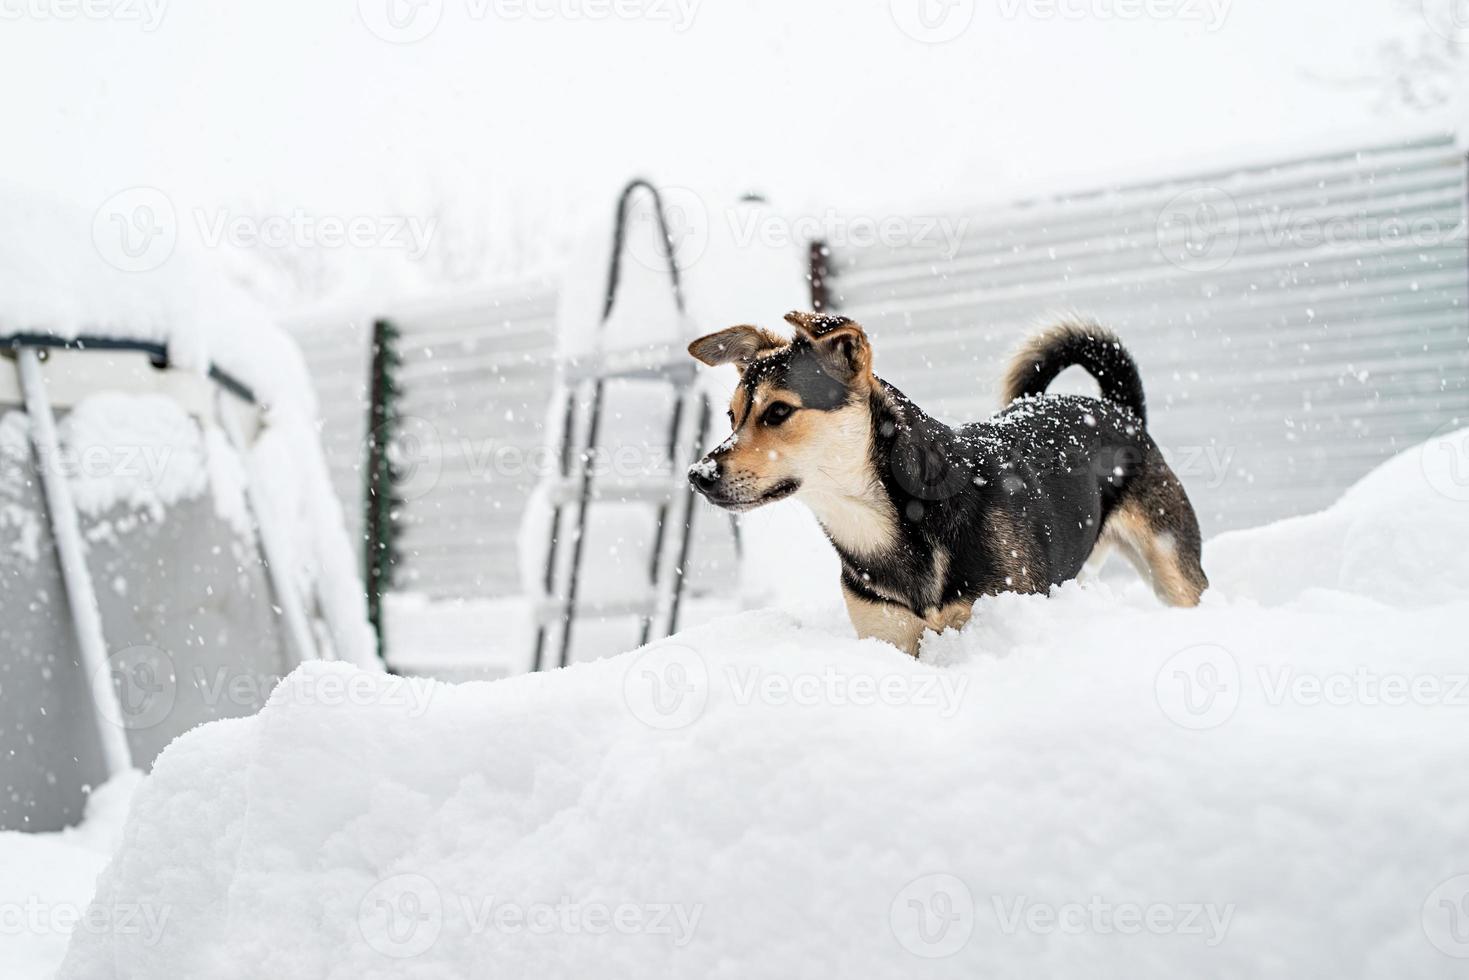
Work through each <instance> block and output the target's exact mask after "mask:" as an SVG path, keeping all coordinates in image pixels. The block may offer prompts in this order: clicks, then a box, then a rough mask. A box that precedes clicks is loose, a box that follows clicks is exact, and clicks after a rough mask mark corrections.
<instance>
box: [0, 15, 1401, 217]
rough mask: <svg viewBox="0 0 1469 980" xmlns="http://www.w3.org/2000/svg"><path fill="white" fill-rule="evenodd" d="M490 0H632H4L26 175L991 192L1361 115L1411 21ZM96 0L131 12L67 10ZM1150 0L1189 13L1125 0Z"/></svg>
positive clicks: (524, 191)
mask: <svg viewBox="0 0 1469 980" xmlns="http://www.w3.org/2000/svg"><path fill="white" fill-rule="evenodd" d="M492 2H494V3H499V4H502V5H503V4H512V5H513V4H528V5H530V6H531V7H532V8H533V9H535V10H537V11H539V12H546V11H556V10H560V11H566V10H572V11H574V10H577V9H579V6H580V5H581V4H583V3H587V2H591V3H594V4H595V3H602V4H611V3H612V2H613V0H250V2H238V0H236V2H229V0H172V3H171V4H168V5H167V6H165V7H163V8H162V10H161V20H159V22H158V23H157V24H156V27H155V29H153V30H145V29H144V25H143V24H142V23H140V20H139V19H144V20H146V19H148V18H151V17H152V16H154V11H156V9H157V5H159V4H167V3H168V0H0V14H3V16H4V21H3V22H0V80H3V82H4V89H5V91H6V93H7V97H6V98H5V99H4V100H0V132H3V133H4V134H5V139H4V143H5V146H6V150H7V152H6V163H5V173H6V175H7V177H8V178H9V179H10V180H11V181H13V182H17V183H20V184H22V185H26V186H31V187H36V188H43V189H48V190H53V191H57V192H59V193H61V194H62V195H63V196H65V197H68V198H71V199H74V200H75V201H77V203H79V204H81V205H83V206H85V207H95V206H96V204H97V203H99V202H101V201H102V200H103V199H105V198H106V197H107V196H108V195H110V194H112V193H114V192H116V191H118V190H120V189H123V188H126V187H129V186H133V185H151V186H154V187H158V188H161V189H163V190H164V191H165V192H166V193H167V194H168V195H169V196H170V197H171V198H172V199H173V200H174V201H175V202H176V203H178V204H179V206H181V207H188V206H208V205H215V204H220V203H225V202H240V201H251V202H269V203H270V206H272V207H282V208H284V207H304V208H308V209H316V210H323V211H325V210H333V209H335V210H337V211H340V212H357V211H364V210H370V209H374V208H376V209H382V208H410V207H414V206H417V207H422V206H423V205H422V202H423V201H424V200H426V199H428V198H429V197H431V196H435V195H437V196H439V197H443V196H446V195H447V196H449V197H451V198H452V199H454V200H465V201H473V202H476V203H477V204H480V205H483V206H486V207H489V208H491V209H500V210H501V211H504V212H506V213H509V212H511V211H514V212H515V213H516V214H522V215H524V214H530V215H540V214H543V213H546V214H551V213H554V214H557V215H565V214H566V213H567V212H568V211H571V212H580V211H582V210H584V209H585V208H587V207H590V206H595V207H597V208H606V207H608V206H610V201H611V193H612V191H613V190H614V189H615V188H616V187H617V186H619V185H620V184H621V183H622V182H623V181H624V180H625V179H626V178H627V177H629V176H630V175H632V174H634V173H646V174H651V175H653V176H654V177H656V178H658V179H660V180H663V181H667V182H671V183H674V184H686V185H693V186H700V187H720V188H741V189H744V188H758V189H760V190H762V191H765V192H767V193H768V194H771V195H772V196H773V197H774V199H775V200H776V201H777V202H778V203H783V204H791V205H796V206H810V205H812V204H819V205H820V206H823V207H825V206H827V205H836V206H842V207H854V208H859V207H873V206H876V205H880V204H882V205H897V206H903V205H911V204H914V203H916V202H944V203H948V204H951V205H952V204H958V203H962V202H985V201H991V200H1002V199H1004V198H1005V197H1006V196H1007V195H1008V194H1010V193H1011V192H1012V191H1013V190H1015V189H1017V188H1021V187H1028V188H1032V189H1037V190H1040V189H1046V188H1048V187H1052V186H1056V185H1058V184H1061V183H1064V184H1067V185H1078V184H1081V185H1084V184H1086V183H1088V182H1089V181H1090V180H1095V179H1101V178H1104V177H1115V176H1116V175H1118V174H1127V173H1133V172H1137V173H1144V172H1149V171H1156V170H1157V169H1158V168H1159V166H1160V160H1162V159H1172V158H1181V159H1194V160H1200V159H1202V160H1206V161H1207V160H1208V159H1210V158H1211V156H1212V155H1214V154H1216V153H1223V154H1225V155H1238V148H1239V147H1241V146H1264V147H1269V146H1272V145H1276V144H1295V143H1299V142H1301V141H1303V140H1305V141H1309V139H1310V138H1311V137H1312V136H1313V134H1320V133H1323V132H1328V131H1339V130H1342V129H1358V130H1360V129H1361V128H1363V127H1364V126H1368V125H1371V124H1372V122H1373V117H1372V115H1371V109H1372V106H1373V101H1374V100H1373V96H1372V93H1370V92H1368V91H1364V90H1361V89H1354V88H1333V87H1328V86H1323V85H1321V84H1319V83H1316V82H1313V81H1311V80H1309V78H1308V77H1307V73H1309V72H1315V73H1320V74H1326V75H1350V74H1354V73H1359V72H1365V71H1367V70H1368V68H1369V66H1368V64H1367V63H1366V61H1365V59H1364V57H1363V56H1364V55H1365V54H1366V53H1367V52H1368V51H1369V50H1370V47H1371V45H1372V43H1373V40H1374V39H1375V38H1376V37H1379V36H1381V35H1382V34H1384V33H1385V32H1386V31H1387V30H1389V29H1390V27H1391V25H1400V24H1401V23H1402V21H1403V17H1404V15H1403V14H1402V13H1401V12H1400V11H1399V10H1397V9H1396V8H1395V7H1394V5H1393V4H1394V0H1350V2H1349V3H1343V2H1342V0H1289V2H1282V0H980V2H979V3H978V4H977V9H976V4H975V2H974V0H616V2H617V3H619V4H624V5H632V6H639V5H640V6H641V8H642V9H645V10H649V11H651V15H650V16H648V17H646V18H643V19H631V20H630V19H619V18H616V17H613V18H610V19H591V18H588V17H574V16H564V15H555V14H554V13H553V14H552V16H550V17H548V18H547V17H540V18H536V17H529V16H521V17H514V16H507V15H506V12H505V10H504V9H503V8H502V10H501V12H500V13H499V14H496V13H494V12H486V5H487V4H490V3H492ZM389 3H394V4H398V5H400V6H399V8H398V9H399V11H400V12H401V13H407V14H412V13H414V12H415V11H414V7H413V6H412V4H413V3H418V4H424V5H426V6H424V7H423V8H422V9H421V10H418V11H417V13H418V14H420V15H422V16H428V17H432V16H433V15H434V14H435V13H436V12H438V14H439V19H438V26H437V28H436V29H435V30H434V31H433V32H432V33H430V34H429V35H428V36H427V37H426V38H424V39H423V40H421V41H418V42H417V43H413V44H389V43H385V42H384V41H382V40H380V39H379V38H378V37H376V36H375V35H374V34H373V33H372V32H371V31H370V30H369V29H368V28H367V27H366V26H365V19H366V20H375V21H376V22H378V23H381V22H382V20H383V16H384V12H385V10H386V5H387V4H389ZM947 3H952V4H954V5H955V6H954V8H953V11H952V12H953V14H954V15H955V16H957V17H960V18H962V17H964V16H965V15H966V14H968V13H972V14H973V20H972V23H971V24H970V25H969V27H968V29H967V30H965V31H964V32H963V33H962V34H960V36H959V37H957V38H956V39H954V40H952V41H949V42H947V43H944V44H937V45H934V44H925V43H921V42H920V41H917V40H914V39H913V38H911V37H909V36H908V35H906V34H905V33H904V32H903V31H902V30H901V29H900V28H899V26H898V23H897V22H898V21H899V20H902V19H904V18H908V19H909V20H910V21H911V17H912V14H913V12H914V11H913V9H911V8H916V7H917V6H918V5H919V4H928V5H931V6H929V7H928V8H927V9H928V10H929V11H930V12H931V13H942V12H943V11H944V10H945V9H946V8H945V4H947ZM80 4H91V5H96V7H97V8H100V9H112V10H114V11H115V14H116V15H115V16H112V17H109V18H104V19H91V18H88V17H85V16H82V17H75V16H73V17H68V16H65V15H66V14H67V13H74V12H75V8H76V6H77V5H80ZM679 4H683V5H685V6H684V8H680V7H679ZM688 5H692V7H691V8H689V6H688ZM1057 5H1059V8H1060V9H1061V10H1063V11H1071V12H1081V13H1082V14H1083V16H1080V17H1073V16H1063V15H1062V14H1060V13H1055V14H1051V13H1050V12H1051V11H1053V10H1055V8H1056V7H1057ZM1144 5H1152V6H1153V8H1154V9H1156V10H1159V11H1161V12H1164V13H1169V12H1174V13H1173V14H1172V15H1171V16H1163V17H1146V16H1145V17H1141V18H1139V17H1137V16H1129V15H1128V14H1129V13H1130V12H1131V11H1134V10H1136V9H1137V8H1139V7H1143V6H1144ZM439 8H441V9H439ZM493 9H494V8H491V11H493ZM515 9H518V8H515V7H512V8H511V12H513V11H514V10H515ZM685 10H688V11H691V13H692V15H693V16H692V22H691V23H690V24H688V25H687V26H686V28H685V29H683V30H679V27H678V25H677V24H676V23H675V21H676V20H677V19H678V18H680V17H682V16H683V15H684V14H683V11H685ZM895 11H896V14H895ZM1221 14H1222V23H1212V21H1214V20H1215V19H1216V18H1217V17H1218V16H1219V15H1221ZM131 18H139V19H131ZM410 23H414V22H412V21H410ZM416 23H419V24H422V23H426V21H418V22H416ZM948 23H949V24H953V23H956V21H950V22H948ZM414 202H418V203H417V204H415V203H414Z"/></svg>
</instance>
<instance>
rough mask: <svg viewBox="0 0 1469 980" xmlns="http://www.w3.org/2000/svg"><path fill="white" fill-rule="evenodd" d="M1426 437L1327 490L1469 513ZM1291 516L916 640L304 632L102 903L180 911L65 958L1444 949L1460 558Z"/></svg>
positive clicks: (700, 957)
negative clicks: (591, 646) (636, 639)
mask: <svg viewBox="0 0 1469 980" xmlns="http://www.w3.org/2000/svg"><path fill="white" fill-rule="evenodd" d="M1463 435H1469V434H1461V435H1460V436H1459V437H1457V438H1462V436H1463ZM1460 444H1461V445H1462V442H1461V443H1460ZM1415 453H1416V451H1415ZM1424 459H1430V462H1432V460H1431V458H1430V457H1429V456H1425V455H1423V454H1421V453H1418V454H1416V455H1415V454H1414V453H1410V454H1407V455H1406V456H1405V457H1404V458H1403V459H1398V460H1394V461H1392V462H1390V463H1389V464H1387V465H1386V466H1385V467H1384V468H1383V469H1382V470H1381V471H1379V472H1378V473H1377V474H1375V475H1374V476H1373V477H1371V478H1369V479H1368V480H1367V481H1364V483H1363V485H1362V486H1361V487H1360V488H1359V489H1358V490H1357V491H1354V492H1353V494H1350V495H1349V496H1348V498H1347V501H1345V502H1344V504H1343V507H1342V508H1337V509H1333V511H1329V512H1327V514H1326V515H1322V517H1321V520H1322V521H1327V520H1344V521H1346V520H1348V518H1345V517H1342V516H1341V514H1342V513H1343V512H1344V510H1345V511H1350V513H1351V517H1350V519H1349V524H1350V529H1351V536H1352V537H1353V538H1354V539H1358V540H1360V541H1361V542H1363V543H1362V544H1360V545H1359V547H1360V548H1361V549H1364V550H1363V551H1362V552H1361V554H1362V555H1363V556H1364V560H1365V554H1366V551H1365V549H1367V548H1368V547H1369V545H1368V544H1367V543H1366V542H1370V541H1373V540H1381V541H1389V542H1390V541H1420V540H1426V539H1427V538H1428V537H1430V536H1432V535H1435V534H1436V535H1443V536H1445V537H1449V536H1454V537H1455V541H1456V543H1457V544H1459V545H1460V547H1461V548H1462V545H1463V544H1464V542H1465V538H1464V536H1463V534H1462V529H1463V523H1462V522H1463V517H1462V516H1460V517H1458V518H1457V519H1452V518H1450V517H1449V516H1448V515H1449V512H1450V510H1451V509H1450V508H1447V507H1437V506H1435V507H1429V506H1428V498H1427V497H1426V496H1425V495H1424V494H1423V490H1422V488H1423V485H1424V483H1425V482H1427V483H1428V484H1430V485H1435V480H1436V479H1437V477H1436V476H1435V475H1434V474H1435V473H1436V472H1437V471H1433V470H1423V469H1420V470H1419V471H1418V476H1417V479H1416V480H1415V479H1412V478H1411V476H1412V472H1413V471H1412V467H1411V466H1410V465H1409V463H1408V462H1405V460H1412V461H1413V462H1412V465H1414V466H1416V465H1419V462H1420V461H1421V460H1424ZM1458 506H1459V507H1460V508H1464V507H1466V506H1469V504H1465V503H1463V502H1458ZM1332 515H1336V516H1332ZM1445 520H1454V522H1453V523H1451V524H1448V525H1446V524H1445V523H1444V521H1445ZM1301 527H1302V525H1301V524H1300V523H1299V522H1286V523H1284V524H1282V525H1278V526H1277V527H1275V528H1267V529H1262V530H1260V531H1257V532H1254V535H1255V536H1254V538H1253V539H1251V540H1250V541H1249V542H1248V547H1245V546H1243V545H1237V544H1236V545H1230V544H1228V543H1227V542H1224V541H1221V543H1220V544H1221V547H1219V548H1217V549H1214V550H1211V567H1210V571H1211V573H1212V574H1213V575H1214V578H1215V581H1216V582H1218V583H1221V586H1220V587H1219V588H1218V589H1216V590H1215V591H1214V592H1213V593H1211V594H1210V595H1209V596H1208V597H1207V600H1206V602H1205V604H1204V605H1203V606H1202V607H1201V608H1199V609H1196V610H1173V609H1164V608H1162V607H1160V606H1158V605H1157V604H1156V602H1155V601H1154V600H1153V599H1152V597H1151V594H1150V593H1149V592H1148V590H1147V589H1146V588H1145V587H1144V586H1143V585H1142V584H1141V583H1138V584H1135V585H1130V586H1128V587H1126V588H1124V589H1121V590H1114V589H1113V588H1112V587H1111V586H1110V585H1108V584H1107V583H1106V582H1098V583H1095V584H1092V585H1088V586H1085V587H1083V586H1080V585H1077V584H1075V583H1071V584H1068V585H1067V586H1065V587H1064V588H1061V589H1059V590H1057V592H1056V593H1055V594H1054V595H1053V596H1051V597H1049V598H1046V597H1037V596H1017V595H1007V596H1001V597H997V598H993V599H987V600H984V601H982V602H981V603H980V604H979V606H978V608H977V611H976V618H975V620H974V622H973V623H972V624H971V625H970V626H969V627H968V628H967V629H966V630H964V631H963V632H962V633H954V632H951V633H946V634H944V635H942V636H939V637H930V638H929V641H928V643H927V644H926V646H925V649H924V654H923V658H922V659H921V660H919V661H914V660H910V659H908V658H906V657H904V656H902V655H900V654H898V653H897V652H896V651H894V650H893V649H892V648H890V647H887V646H885V645H882V644H879V643H877V642H875V641H864V642H859V641H856V640H854V639H852V638H850V629H849V627H847V626H846V625H845V624H844V622H843V620H842V617H841V614H840V612H839V610H837V609H834V608H833V609H829V610H824V611H822V612H821V613H820V614H819V615H815V616H807V617H795V616H792V615H791V614H789V613H783V612H775V611H766V612H757V613H745V614H742V615H738V616H734V617H730V618H727V619H724V620H722V621H720V622H718V623H715V624H712V625H709V626H705V627H701V628H698V629H695V630H691V631H688V632H685V633H683V634H681V635H680V636H678V637H675V638H674V639H673V640H671V641H668V642H665V643H660V644H656V645H654V646H653V647H650V648H647V649H645V650H642V651H638V652H634V653H630V654H627V655H624V656H620V657H616V658H612V659H608V660H602V661H598V662H595V663H589V664H582V665H578V666H575V667H572V668H570V669H567V670H564V671H558V672H556V673H553V674H546V675H533V676H524V677H517V678H513V679H509V680H505V681H499V682H495V683H488V684H465V685H460V686H451V685H445V684H438V683H433V682H412V681H408V680H404V679H401V678H390V677H384V676H380V675H372V674H366V673H361V672H357V671H355V670H353V669H352V668H349V667H346V666H344V665H329V664H312V665H308V666H306V667H303V668H301V669H300V670H298V671H297V672H295V673H294V674H293V675H291V677H290V678H289V679H288V680H287V681H286V682H284V683H283V684H282V685H281V686H280V687H279V688H277V690H276V692H275V693H274V695H273V697H272V699H271V702H270V704H269V706H268V707H267V708H266V709H265V710H264V711H263V712H262V713H261V714H259V715H258V716H256V717H254V718H251V719H246V720H238V721H229V722H220V723H215V724H211V725H207V726H204V727H202V728H200V729H197V730H195V731H194V732H191V733H190V734H188V735H187V736H185V737H183V738H181V739H179V740H178V741H177V742H175V743H174V744H173V745H172V746H170V748H169V749H168V750H167V751H166V752H165V753H164V754H163V756H162V757H160V759H159V760H158V763H157V765H156V767H155V769H154V771H153V774H152V776H151V777H150V778H149V780H148V781H147V783H146V784H145V785H144V787H143V788H142V790H141V791H140V792H139V793H138V795H137V798H136V801H135V804H134V810H133V812H132V814H131V816H130V819H129V821H128V826H127V830H126V833H125V835H124V840H123V844H122V847H121V849H120V851H119V853H118V856H117V858H116V859H115V861H114V863H113V864H112V865H111V867H110V868H109V869H108V871H107V872H106V874H105V875H104V876H103V878H102V880H101V882H100V887H99V890H98V894H97V898H96V900H95V901H96V905H95V908H96V909H97V910H98V911H97V913H96V914H98V915H99V916H102V915H105V914H108V912H109V911H110V910H115V909H119V908H145V909H151V910H154V911H155V912H156V913H161V912H162V911H163V910H167V912H168V917H167V919H166V926H165V928H164V929H163V930H162V932H161V934H158V935H147V936H145V935H143V934H142V933H139V932H133V933H127V934H123V933H115V934H111V935H103V934H97V933H94V932H85V933H78V934H77V935H76V936H75V938H74V940H73V942H72V945H71V947H70V950H69V952H68V956H67V959H66V961H65V963H64V965H63V968H62V970H61V973H60V976H61V977H62V978H66V980H99V978H135V980H154V978H158V980H162V978H171V977H180V976H208V977H212V978H226V980H227V978H236V977H279V978H294V977H302V978H307V977H310V978H316V977H331V978H338V977H340V978H349V977H350V978H388V977H425V978H427V977H435V978H437V977H471V976H500V975H504V976H568V977H572V976H574V977H599V978H600V977H648V976H668V977H694V976H698V977H731V978H734V977H740V978H744V977H751V976H759V977H767V976H768V977H796V976H862V977H909V976H914V975H935V976H953V977H974V976H985V977H1030V976H1098V975H1106V976H1122V975H1126V976H1140V977H1175V976H1195V975H1197V976H1271V977H1299V976H1345V975H1353V976H1356V975H1371V976H1415V977H1451V976H1461V975H1462V968H1463V959H1462V958H1463V957H1466V956H1469V942H1466V941H1465V939H1464V933H1463V930H1462V923H1461V922H1460V921H1458V920H1456V919H1455V918H1454V916H1455V915H1456V914H1457V913H1458V910H1459V909H1461V908H1464V907H1466V906H1465V905H1464V904H1463V903H1464V902H1465V901H1466V900H1469V877H1466V875H1469V864H1466V860H1469V858H1466V855H1469V769H1466V767H1465V766H1464V764H1463V744H1464V741H1463V733H1464V731H1465V730H1466V724H1469V685H1466V683H1465V679H1466V667H1465V664H1464V660H1463V649H1464V639H1463V638H1464V626H1463V624H1464V622H1465V621H1466V616H1469V577H1466V576H1463V575H1458V576H1454V575H1453V571H1454V570H1455V569H1460V568H1461V567H1462V566H1461V565H1453V566H1441V565H1435V564H1434V562H1436V561H1439V560H1440V558H1441V557H1442V556H1441V553H1440V552H1439V551H1433V552H1431V553H1429V555H1427V556H1426V557H1425V558H1424V560H1422V561H1419V562H1416V563H1415V562H1412V561H1403V560H1397V559H1394V558H1393V557H1392V556H1389V555H1383V556H1381V561H1379V563H1378V564H1377V565H1376V569H1377V574H1378V575H1379V576H1380V579H1379V581H1378V582H1377V583H1376V588H1377V590H1378V598H1377V600H1375V601H1368V600H1367V599H1365V598H1364V596H1363V594H1362V591H1361V590H1365V589H1369V588H1370V587H1371V583H1370V581H1369V579H1370V572H1369V570H1368V569H1367V568H1366V567H1363V568H1362V569H1361V570H1358V571H1353V572H1352V573H1351V574H1350V575H1346V573H1344V572H1340V573H1339V572H1338V571H1337V570H1336V568H1335V566H1334V564H1333V563H1334V562H1336V561H1338V559H1339V558H1340V557H1341V554H1355V553H1356V552H1353V551H1352V550H1351V549H1350V548H1348V549H1346V550H1345V551H1344V552H1338V551H1335V550H1332V549H1329V548H1324V547H1322V548H1318V549H1310V548H1307V547H1304V546H1303V544H1302V541H1303V540H1304V539H1305V534H1306V532H1303V531H1302V530H1301ZM1312 533H1315V532H1312ZM1320 533H1321V535H1322V536H1325V535H1326V532H1324V531H1323V532H1320ZM1312 540H1314V539H1312ZM1293 552H1294V554H1293V555H1292V561H1293V562H1295V564H1294V567H1293V569H1292V570H1290V571H1289V572H1288V573H1282V574H1283V576H1284V577H1286V578H1289V579H1290V580H1291V581H1293V582H1295V583H1296V585H1293V586H1292V588H1294V590H1295V591H1294V592H1293V593H1292V597H1290V598H1289V599H1288V600H1285V599H1284V598H1283V597H1282V596H1281V595H1279V594H1273V593H1272V592H1271V589H1270V588H1264V587H1262V588H1261V590H1260V593H1261V595H1262V596H1267V595H1268V596H1269V597H1270V598H1271V599H1272V601H1271V603H1270V604H1268V605H1267V604H1262V603H1261V602H1260V601H1258V600H1257V599H1255V598H1250V597H1241V595H1240V594H1237V593H1235V592H1232V591H1231V590H1232V589H1234V588H1236V587H1240V588H1242V587H1243V586H1242V583H1246V582H1247V581H1248V576H1249V575H1250V574H1251V568H1252V567H1253V565H1254V563H1255V562H1256V561H1257V560H1259V559H1260V556H1262V555H1267V554H1275V555H1287V554H1291V553H1293ZM1282 560H1283V559H1282ZM1461 560H1462V559H1461ZM1446 573H1447V574H1446ZM1441 580H1447V581H1441ZM1343 581H1345V582H1346V584H1347V585H1350V586H1351V588H1350V589H1346V588H1343V587H1342V582H1343ZM1333 582H1335V583H1336V584H1335V585H1333V584H1331V583H1333ZM1300 583H1310V584H1312V585H1313V586H1314V587H1313V588H1309V589H1307V588H1304V587H1303V586H1302V585H1301V584H1300ZM1268 584H1269V583H1267V585H1268ZM1409 593H1411V594H1412V595H1413V596H1414V601H1412V602H1401V603H1399V602H1396V601H1394V602H1391V603H1389V602H1387V601H1383V600H1384V599H1385V598H1391V597H1392V596H1404V595H1408V594H1409ZM1275 600H1280V601H1275Z"/></svg>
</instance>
